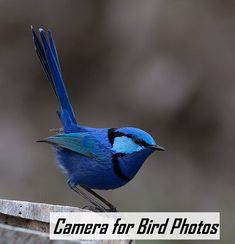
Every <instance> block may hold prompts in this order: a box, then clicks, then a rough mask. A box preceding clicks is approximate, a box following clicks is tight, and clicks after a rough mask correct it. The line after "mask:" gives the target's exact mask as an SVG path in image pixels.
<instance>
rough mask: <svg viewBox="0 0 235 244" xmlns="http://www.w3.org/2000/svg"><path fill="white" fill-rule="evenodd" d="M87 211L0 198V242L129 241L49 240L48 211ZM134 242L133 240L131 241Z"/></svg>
mask: <svg viewBox="0 0 235 244" xmlns="http://www.w3.org/2000/svg"><path fill="white" fill-rule="evenodd" d="M81 211H83V212H84V211H88V210H84V209H80V208H77V207H70V206H62V205H52V204H45V203H32V202H26V201H14V200H6V199H0V243H6V244H8V243H17V244H21V243H22V244H26V243H27V244H31V243H35V244H39V243H40V244H41V243H56V244H62V243H79V244H127V243H129V241H112V240H103V241H50V240H49V221H50V212H81ZM131 243H132V244H134V242H133V241H132V242H131Z"/></svg>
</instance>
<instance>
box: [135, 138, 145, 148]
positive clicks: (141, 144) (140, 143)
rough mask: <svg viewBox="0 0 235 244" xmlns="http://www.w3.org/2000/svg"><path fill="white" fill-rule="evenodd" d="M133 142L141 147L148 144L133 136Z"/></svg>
mask: <svg viewBox="0 0 235 244" xmlns="http://www.w3.org/2000/svg"><path fill="white" fill-rule="evenodd" d="M134 142H135V143H136V144H138V145H140V146H142V147H146V146H148V143H146V142H145V141H144V140H142V139H137V138H135V139H134Z"/></svg>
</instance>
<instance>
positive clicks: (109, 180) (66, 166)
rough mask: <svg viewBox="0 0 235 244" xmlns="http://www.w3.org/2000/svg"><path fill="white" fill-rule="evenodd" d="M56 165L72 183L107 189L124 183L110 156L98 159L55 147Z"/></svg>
mask: <svg viewBox="0 0 235 244" xmlns="http://www.w3.org/2000/svg"><path fill="white" fill-rule="evenodd" d="M56 155H57V162H58V166H59V167H60V168H61V169H62V171H63V172H64V173H65V174H66V175H67V177H68V179H69V181H71V182H72V183H73V184H74V185H81V186H86V187H89V188H92V189H100V190H108V189H115V188H118V187H120V186H123V185H125V184H126V183H127V182H128V181H125V180H123V179H121V178H120V177H118V176H117V175H116V174H115V172H114V170H113V163H112V158H111V157H110V159H109V160H105V161H100V160H96V159H92V158H87V157H85V156H82V155H79V154H77V153H75V152H72V151H70V150H66V149H61V148H57V149H56Z"/></svg>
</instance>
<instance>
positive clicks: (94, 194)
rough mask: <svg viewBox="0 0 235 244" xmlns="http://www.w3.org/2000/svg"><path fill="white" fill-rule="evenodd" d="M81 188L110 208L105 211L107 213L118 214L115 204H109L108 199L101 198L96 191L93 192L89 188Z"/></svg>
mask: <svg viewBox="0 0 235 244" xmlns="http://www.w3.org/2000/svg"><path fill="white" fill-rule="evenodd" d="M81 187H82V188H83V189H85V190H86V191H87V192H89V193H90V194H92V195H93V196H94V197H95V198H97V199H99V200H100V201H101V202H102V203H104V204H105V205H106V206H107V207H108V209H105V210H106V211H107V212H117V208H116V207H115V206H114V205H113V204H111V203H110V202H108V201H107V200H106V199H104V198H103V197H101V196H100V195H99V194H98V193H96V192H95V191H93V190H91V189H90V188H88V187H84V186H81Z"/></svg>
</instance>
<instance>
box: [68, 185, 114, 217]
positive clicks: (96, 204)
mask: <svg viewBox="0 0 235 244" xmlns="http://www.w3.org/2000/svg"><path fill="white" fill-rule="evenodd" d="M68 185H69V187H70V188H71V189H72V190H73V191H75V192H76V193H78V194H79V195H81V196H82V197H83V198H84V199H86V200H87V201H88V202H90V203H91V204H93V205H94V206H95V210H99V211H101V212H106V211H108V212H115V211H117V210H116V208H115V207H114V206H113V205H112V204H111V203H109V202H108V201H106V200H105V199H104V198H102V197H101V196H100V195H98V194H97V193H96V192H94V191H92V190H91V189H90V188H87V187H82V186H80V187H81V188H83V189H84V190H86V191H87V192H89V193H90V194H92V195H93V196H95V198H97V199H99V200H100V201H101V202H103V203H104V204H106V205H107V206H108V207H109V209H106V208H105V207H104V206H102V205H101V204H100V203H98V202H97V201H96V199H94V198H92V197H91V196H89V195H88V194H86V193H85V192H84V191H83V190H81V189H80V188H79V186H74V184H72V183H71V182H70V181H68Z"/></svg>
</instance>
